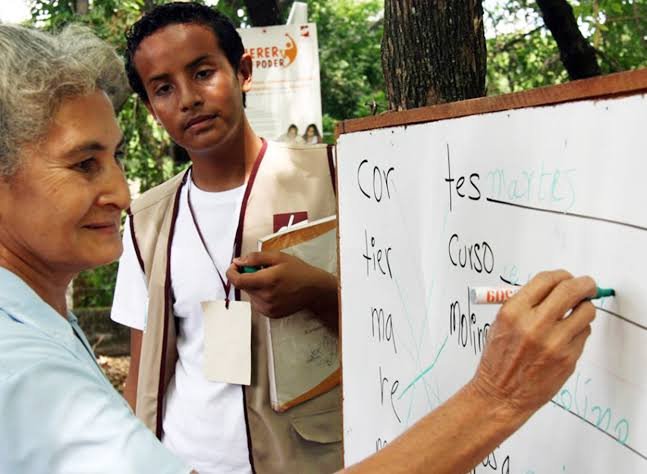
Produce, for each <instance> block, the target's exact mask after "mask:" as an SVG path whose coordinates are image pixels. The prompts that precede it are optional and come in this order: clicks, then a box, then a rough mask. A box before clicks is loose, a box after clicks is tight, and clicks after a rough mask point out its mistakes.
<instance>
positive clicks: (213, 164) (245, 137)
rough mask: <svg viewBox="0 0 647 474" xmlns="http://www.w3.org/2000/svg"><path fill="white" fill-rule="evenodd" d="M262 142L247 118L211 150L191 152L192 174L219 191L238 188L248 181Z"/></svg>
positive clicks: (196, 180)
mask: <svg viewBox="0 0 647 474" xmlns="http://www.w3.org/2000/svg"><path fill="white" fill-rule="evenodd" d="M262 146H263V142H262V141H261V139H260V138H259V137H258V136H257V135H256V134H255V133H254V131H253V130H252V128H251V127H250V125H249V123H248V122H247V119H244V123H243V124H241V129H240V131H237V132H235V133H234V134H233V135H232V137H231V138H230V139H229V140H226V141H225V142H223V143H222V144H221V145H219V146H218V147H217V148H214V149H210V150H209V151H208V152H204V153H200V152H192V153H190V156H191V162H192V163H193V170H192V178H193V182H194V183H195V185H196V186H197V187H198V188H200V189H202V190H203V191H210V192H218V191H227V190H229V189H233V188H237V187H239V186H242V185H243V184H245V183H246V182H247V178H248V177H249V174H250V173H251V170H252V167H253V166H254V162H255V161H256V158H257V157H258V154H259V153H260V151H261V148H262Z"/></svg>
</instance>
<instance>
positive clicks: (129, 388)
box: [124, 329, 142, 413]
mask: <svg viewBox="0 0 647 474" xmlns="http://www.w3.org/2000/svg"><path fill="white" fill-rule="evenodd" d="M141 349H142V331H140V330H139V329H131V330H130V366H129V367H128V375H127V376H126V386H125V387H124V398H125V399H126V401H127V402H128V404H129V405H130V408H132V410H133V413H134V412H135V409H136V407H137V382H138V381H139V360H140V358H141Z"/></svg>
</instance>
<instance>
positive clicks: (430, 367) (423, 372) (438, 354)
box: [398, 335, 449, 400]
mask: <svg viewBox="0 0 647 474" xmlns="http://www.w3.org/2000/svg"><path fill="white" fill-rule="evenodd" d="M447 339H449V335H447V336H445V341H444V342H443V345H442V346H440V349H438V353H437V354H436V357H435V359H434V361H433V362H432V363H431V365H430V366H429V367H427V368H426V369H425V370H423V371H422V373H420V374H419V375H418V376H416V378H415V379H413V380H412V381H411V383H410V384H409V385H407V388H405V389H404V390H403V391H402V393H401V394H400V396H399V397H398V400H401V399H402V397H404V394H405V393H407V392H408V391H409V389H410V388H411V387H413V386H414V385H415V384H416V383H418V381H419V380H420V379H421V378H423V377H424V376H425V375H427V374H428V373H429V372H430V371H431V369H433V368H434V366H435V365H436V362H438V358H439V357H440V354H441V352H442V351H443V349H444V348H445V344H447Z"/></svg>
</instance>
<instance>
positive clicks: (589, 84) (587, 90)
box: [335, 68, 647, 457]
mask: <svg viewBox="0 0 647 474" xmlns="http://www.w3.org/2000/svg"><path fill="white" fill-rule="evenodd" d="M640 93H647V68H644V69H638V70H635V71H628V72H619V73H615V74H608V75H606V76H598V77H593V78H590V79H581V80H578V81H572V82H568V83H566V84H559V85H556V86H547V87H540V88H537V89H531V90H528V91H523V92H515V93H512V94H504V95H499V96H493V97H480V98H478V99H469V100H463V101H459V102H450V103H447V104H439V105H432V106H429V107H420V108H416V109H410V110H403V111H397V112H385V113H383V114H380V115H374V116H370V117H363V118H358V119H350V120H344V121H342V122H339V123H338V124H337V126H336V128H335V138H339V137H340V136H341V135H344V134H347V133H354V132H362V131H369V130H375V129H379V128H388V127H401V126H406V125H413V124H419V123H428V122H437V121H439V120H447V119H452V118H458V117H467V116H469V115H482V114H487V113H492V112H501V111H505V110H514V109H523V108H530V107H542V106H546V105H556V104H562V103H565V102H576V101H580V100H596V99H606V98H610V97H618V96H623V95H634V94H640ZM335 163H337V149H336V147H335ZM335 175H336V180H337V183H336V185H337V193H339V173H335ZM337 219H339V196H338V197H337ZM337 275H339V280H338V287H337V288H338V292H337V298H338V304H339V323H338V326H339V350H338V353H339V357H340V359H339V367H340V369H341V384H342V392H341V393H342V395H341V396H342V400H341V405H342V424H343V419H344V400H343V398H344V395H343V393H344V392H343V384H344V367H343V362H342V357H341V356H342V338H343V335H342V324H341V320H342V312H343V311H342V302H341V259H340V255H339V227H337ZM343 438H344V433H343V428H342V457H343V454H344V453H343V451H344V444H343Z"/></svg>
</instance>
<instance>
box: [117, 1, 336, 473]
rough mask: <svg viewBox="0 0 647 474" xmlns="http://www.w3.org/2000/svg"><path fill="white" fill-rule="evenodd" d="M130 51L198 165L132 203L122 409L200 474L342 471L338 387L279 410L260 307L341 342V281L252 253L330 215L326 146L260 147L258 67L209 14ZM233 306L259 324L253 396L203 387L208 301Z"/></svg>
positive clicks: (155, 108)
mask: <svg viewBox="0 0 647 474" xmlns="http://www.w3.org/2000/svg"><path fill="white" fill-rule="evenodd" d="M127 39H128V50H127V64H126V69H127V73H128V77H129V81H130V83H131V86H132V87H133V89H134V90H135V91H136V92H137V93H138V94H139V95H140V97H141V98H142V100H143V101H144V103H145V105H146V107H147V108H148V110H149V111H150V113H151V114H152V115H153V116H154V117H155V119H156V120H157V121H158V122H159V123H161V124H162V125H163V126H164V128H165V129H166V130H167V131H168V133H169V134H170V136H171V138H172V139H173V140H174V141H175V142H176V143H177V144H179V145H180V146H182V147H183V148H185V149H186V150H187V152H188V153H189V156H190V158H191V162H192V167H191V169H190V171H189V172H186V173H182V174H180V175H178V176H177V177H175V178H173V179H171V180H169V181H167V182H166V183H164V184H162V185H160V186H158V187H156V188H154V189H152V190H150V191H149V192H147V193H145V194H144V195H143V196H142V197H141V198H139V199H138V200H137V201H136V202H135V203H133V205H132V207H131V215H130V217H129V225H128V226H127V230H126V232H125V234H126V235H125V236H124V245H125V252H124V256H123V257H122V259H121V262H120V267H119V274H118V278H117V287H116V291H115V299H114V304H113V311H112V318H113V319H114V320H115V321H117V322H120V323H122V324H126V325H128V326H130V327H131V328H132V335H131V357H132V359H131V369H130V373H129V377H128V381H127V386H126V397H127V399H128V400H129V402H130V404H131V406H133V408H135V410H136V413H137V415H138V416H139V417H140V418H141V419H142V420H143V421H144V422H145V423H146V424H147V426H149V428H150V429H151V430H153V431H154V432H155V433H156V434H157V436H158V437H160V438H161V439H162V441H163V443H164V444H165V445H166V446H167V447H169V448H170V449H171V450H172V451H173V452H175V453H176V454H178V455H179V456H180V457H182V458H183V459H185V460H186V461H187V462H189V463H190V464H191V465H192V466H193V467H194V468H195V469H196V470H197V471H198V472H201V473H209V472H232V473H247V472H250V471H253V470H256V471H258V472H263V473H271V472H322V473H323V472H325V473H329V472H333V471H335V470H337V469H338V468H339V467H340V466H341V445H340V441H341V416H340V394H339V389H338V388H337V389H334V390H331V391H330V392H328V393H325V394H323V395H320V396H319V397H317V398H314V399H312V400H310V401H308V402H306V403H303V404H301V405H299V406H297V407H294V408H292V409H290V410H289V411H288V412H286V413H284V414H278V413H275V412H274V411H273V410H272V409H271V407H270V403H269V401H270V396H269V384H268V376H267V341H266V337H265V332H264V331H262V330H261V328H262V326H261V320H260V318H259V317H258V314H257V313H256V311H259V312H261V313H262V314H264V315H267V316H270V317H282V316H286V315H289V314H291V313H293V312H295V311H297V310H300V309H303V308H308V309H311V310H312V311H314V312H315V314H316V315H317V316H318V317H319V318H320V319H321V320H322V322H323V323H324V324H325V325H326V326H327V327H328V328H329V329H330V330H331V331H334V332H336V330H337V280H336V278H335V277H334V276H333V275H330V274H328V273H326V272H323V271H321V270H318V269H316V268H314V267H311V266H309V265H306V264H305V263H303V262H302V261H300V260H298V259H296V258H294V257H290V256H287V255H285V254H280V253H255V252H253V251H254V250H255V249H256V242H257V240H258V238H260V237H262V236H265V235H267V234H270V233H272V232H273V231H275V230H276V228H277V227H280V226H281V225H284V224H285V223H286V222H287V221H288V219H289V218H290V216H294V217H296V218H297V219H296V220H297V221H298V220H299V218H300V219H301V220H303V219H305V218H307V219H309V220H315V219H319V218H322V217H326V216H329V215H332V214H334V213H335V197H334V186H333V177H332V165H331V161H330V158H329V155H328V153H327V149H326V147H325V146H316V147H311V146H310V147H305V146H304V147H299V146H293V145H287V144H278V143H268V142H266V141H264V140H262V139H261V138H259V137H258V136H256V134H255V133H254V132H253V130H252V129H251V127H250V125H249V123H248V121H247V118H246V116H245V111H244V94H245V92H247V91H249V90H250V88H251V83H252V65H251V64H252V63H251V58H250V57H249V55H247V54H244V49H243V45H242V42H241V39H240V36H239V35H238V33H237V32H236V30H235V28H234V27H233V25H232V24H231V22H230V21H229V20H228V19H227V18H226V17H224V16H223V15H221V14H220V13H218V12H216V11H215V10H212V9H210V8H209V7H206V6H202V5H197V4H192V3H184V2H183V3H174V4H167V5H163V6H160V7H157V8H156V9H154V10H152V11H151V12H150V13H148V14H147V15H145V16H144V17H143V18H141V19H140V20H139V21H138V22H137V23H136V24H134V25H133V27H132V28H131V29H130V31H129V33H128V34H127ZM294 217H293V219H292V220H293V221H294V220H295V219H294ZM239 256H245V258H244V259H243V260H234V263H235V264H239V265H252V266H262V267H264V268H263V269H262V270H260V271H258V272H257V273H255V274H251V275H249V274H246V275H241V274H239V273H238V271H237V266H236V265H234V264H232V257H239ZM232 283H233V286H234V287H235V288H236V290H234V288H232V287H231V284H232ZM238 290H243V292H242V294H240V295H239V291H238ZM241 295H242V298H243V299H247V300H249V301H250V302H251V308H252V309H253V310H254V311H253V315H252V316H250V315H249V313H248V314H247V315H243V316H242V317H251V320H252V322H251V326H252V331H251V333H252V335H251V375H250V374H249V373H248V374H247V375H248V377H251V384H250V385H248V386H245V385H238V384H235V383H227V381H226V380H225V381H223V380H215V381H214V380H208V379H207V378H206V377H205V375H204V370H203V369H204V363H205V351H210V350H212V349H213V351H214V352H213V353H214V354H216V357H217V356H218V354H219V352H218V351H219V350H220V348H219V347H215V348H212V347H210V346H209V344H211V343H212V342H211V340H212V338H211V337H210V336H209V335H205V324H204V322H203V321H204V318H205V315H203V308H202V305H201V304H202V303H203V302H207V301H216V302H220V303H219V307H223V308H224V307H226V308H227V311H229V309H230V308H231V309H232V310H235V311H238V310H237V309H235V308H239V306H238V305H237V303H234V304H232V305H231V307H230V306H229V300H232V301H233V300H238V299H240V296H241ZM243 308H244V306H243ZM244 311H245V309H243V312H244ZM247 311H248V312H249V309H247ZM228 314H229V313H228ZM228 329H229V328H224V329H223V330H228ZM248 334H249V333H248ZM248 337H249V336H248ZM237 344H239V345H245V344H246V345H247V347H249V346H250V341H247V342H246V343H245V342H244V340H243V342H240V343H237ZM242 350H243V352H244V351H245V350H246V351H249V350H250V349H247V348H243V349H242ZM244 375H245V374H242V376H243V378H245V377H244Z"/></svg>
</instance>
